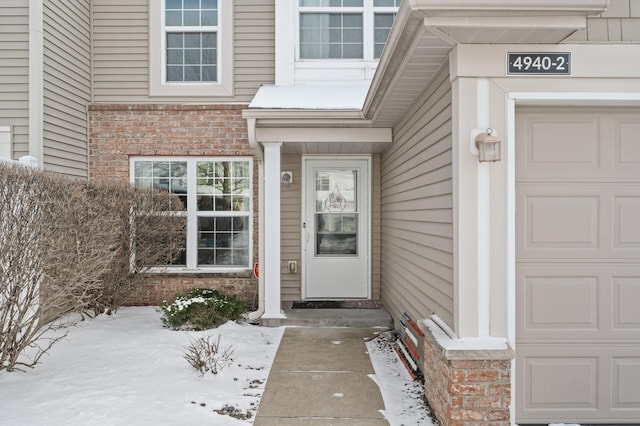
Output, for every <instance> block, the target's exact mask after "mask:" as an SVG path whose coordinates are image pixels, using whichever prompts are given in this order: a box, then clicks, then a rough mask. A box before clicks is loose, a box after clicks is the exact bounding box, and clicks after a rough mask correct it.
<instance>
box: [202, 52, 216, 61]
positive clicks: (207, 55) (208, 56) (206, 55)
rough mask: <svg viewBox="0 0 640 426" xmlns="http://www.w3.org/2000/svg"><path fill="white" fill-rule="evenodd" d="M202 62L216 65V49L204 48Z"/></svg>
mask: <svg viewBox="0 0 640 426" xmlns="http://www.w3.org/2000/svg"><path fill="white" fill-rule="evenodd" d="M202 63H203V64H208V65H214V64H215V63H216V51H215V50H214V49H203V50H202Z"/></svg>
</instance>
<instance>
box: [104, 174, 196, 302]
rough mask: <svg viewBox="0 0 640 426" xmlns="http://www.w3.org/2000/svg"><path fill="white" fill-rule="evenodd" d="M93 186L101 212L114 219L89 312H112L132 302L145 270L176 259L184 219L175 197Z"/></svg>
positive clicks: (116, 186)
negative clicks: (110, 247)
mask: <svg viewBox="0 0 640 426" xmlns="http://www.w3.org/2000/svg"><path fill="white" fill-rule="evenodd" d="M92 188H93V190H94V191H95V192H96V195H97V196H98V197H99V198H100V199H101V203H102V209H103V210H104V211H108V212H111V213H110V214H111V215H112V216H113V218H114V223H115V225H114V226H113V229H112V233H113V234H114V236H115V237H117V238H116V240H117V244H116V246H115V248H114V256H113V258H112V259H111V262H110V264H109V268H108V269H107V270H106V271H104V273H103V274H102V275H101V277H100V278H101V281H102V286H101V288H100V292H99V294H98V295H97V297H96V298H95V299H94V301H93V304H92V305H91V309H92V310H93V312H94V314H100V313H107V314H111V313H113V312H115V311H117V310H118V308H120V307H121V306H122V305H123V304H125V303H127V301H129V300H130V298H131V296H132V295H133V294H134V293H135V292H136V291H137V290H138V288H139V287H140V284H141V282H142V280H144V278H145V275H144V273H145V272H147V271H148V270H149V268H152V267H162V266H167V265H169V264H171V263H172V262H173V261H174V259H176V257H178V256H179V255H180V253H181V252H182V250H183V247H184V244H185V238H186V234H185V229H186V217H184V216H180V215H176V214H175V212H179V211H182V210H184V206H183V205H182V203H181V202H180V200H179V199H178V197H177V196H175V195H173V194H169V193H166V192H160V191H156V190H152V189H141V188H134V187H131V186H126V185H125V186H123V185H121V184H117V183H103V184H101V185H96V184H94V185H93V187H92Z"/></svg>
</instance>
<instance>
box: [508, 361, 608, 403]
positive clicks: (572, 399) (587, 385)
mask: <svg viewBox="0 0 640 426" xmlns="http://www.w3.org/2000/svg"><path fill="white" fill-rule="evenodd" d="M533 352H534V353H530V354H528V355H527V356H525V357H523V364H522V366H521V367H522V368H521V370H522V371H523V372H524V374H525V377H524V382H525V383H527V384H528V385H527V386H528V388H529V389H528V390H529V392H526V394H527V399H526V400H525V407H526V408H527V410H536V409H540V410H550V409H551V410H566V409H567V408H570V407H572V408H580V409H595V408H597V407H598V401H597V389H598V386H599V384H598V358H597V357H593V356H590V357H584V356H582V357H581V356H579V354H575V356H569V355H568V354H560V353H559V354H558V356H555V357H553V356H550V355H549V354H548V353H547V352H548V351H545V353H544V354H543V356H536V355H535V351H533Z"/></svg>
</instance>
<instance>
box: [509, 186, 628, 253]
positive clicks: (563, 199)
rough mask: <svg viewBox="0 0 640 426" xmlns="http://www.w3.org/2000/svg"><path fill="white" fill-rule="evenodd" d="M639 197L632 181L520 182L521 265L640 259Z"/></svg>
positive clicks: (518, 250) (518, 236) (518, 230)
mask: <svg viewBox="0 0 640 426" xmlns="http://www.w3.org/2000/svg"><path fill="white" fill-rule="evenodd" d="M639 194H640V185H635V184H630V183H617V184H602V183H594V184H590V185H585V184H576V183H565V182H558V183H554V184H540V183H520V184H518V194H517V196H516V255H517V256H518V259H519V261H527V260H534V259H550V260H558V259H566V260H569V259H589V260H597V259H602V260H605V261H608V260H609V259H616V260H625V259H626V260H630V259H633V260H635V259H638V258H640V226H638V222H639V221H638V218H640V195H639Z"/></svg>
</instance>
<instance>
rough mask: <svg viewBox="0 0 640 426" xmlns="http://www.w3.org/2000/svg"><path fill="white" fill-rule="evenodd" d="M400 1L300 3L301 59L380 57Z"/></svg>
mask: <svg viewBox="0 0 640 426" xmlns="http://www.w3.org/2000/svg"><path fill="white" fill-rule="evenodd" d="M399 5H400V0H299V2H298V7H299V12H300V20H299V23H300V32H299V56H300V59H303V60H304V59H325V60H327V59H360V60H372V59H377V58H379V57H380V54H381V53H382V49H383V48H384V44H385V42H386V40H387V37H388V35H389V31H390V30H391V25H392V24H393V20H394V18H395V14H396V12H397V10H398V6H399Z"/></svg>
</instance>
